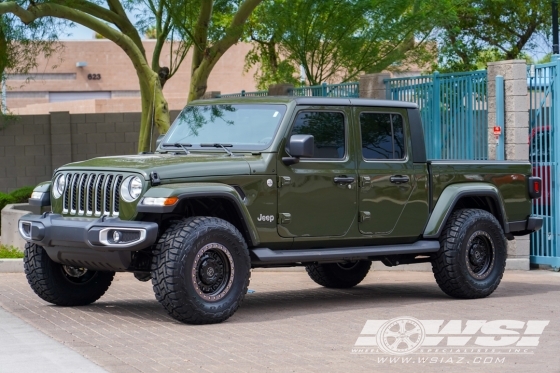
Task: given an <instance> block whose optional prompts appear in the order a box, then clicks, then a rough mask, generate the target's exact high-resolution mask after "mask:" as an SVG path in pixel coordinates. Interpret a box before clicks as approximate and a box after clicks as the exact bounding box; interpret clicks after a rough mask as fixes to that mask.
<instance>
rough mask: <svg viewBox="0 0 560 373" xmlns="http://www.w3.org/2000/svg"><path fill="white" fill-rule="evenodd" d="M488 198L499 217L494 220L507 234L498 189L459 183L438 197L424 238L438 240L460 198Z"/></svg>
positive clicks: (490, 185) (449, 187)
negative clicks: (496, 209) (495, 207)
mask: <svg viewBox="0 0 560 373" xmlns="http://www.w3.org/2000/svg"><path fill="white" fill-rule="evenodd" d="M468 196H472V197H490V198H492V199H493V200H494V202H495V204H496V205H497V207H498V213H499V215H500V216H497V217H496V218H497V219H498V221H499V222H500V224H501V225H502V228H503V229H504V232H505V233H509V227H508V224H507V221H506V212H505V209H504V203H503V200H502V198H501V196H500V192H499V191H498V188H496V186H494V185H492V184H488V183H460V184H453V185H450V186H448V187H447V188H445V189H444V190H443V192H442V193H441V196H440V197H439V199H438V201H437V203H436V206H435V207H434V210H433V211H432V214H431V215H430V219H429V220H428V224H427V225H426V228H425V229H424V238H439V236H440V235H441V232H442V230H443V227H444V226H445V223H446V222H447V219H449V217H450V216H451V213H452V212H453V209H454V208H455V205H456V204H457V202H458V201H459V200H460V199H461V198H462V197H468Z"/></svg>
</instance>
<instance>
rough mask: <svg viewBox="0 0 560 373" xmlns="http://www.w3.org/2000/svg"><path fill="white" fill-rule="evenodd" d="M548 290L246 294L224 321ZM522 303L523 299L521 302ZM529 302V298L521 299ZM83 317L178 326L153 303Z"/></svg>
mask: <svg viewBox="0 0 560 373" xmlns="http://www.w3.org/2000/svg"><path fill="white" fill-rule="evenodd" d="M548 292H557V293H560V285H559V284H536V283H522V282H504V283H502V284H501V285H500V287H499V288H498V289H497V290H496V292H495V293H494V294H492V295H491V296H490V297H488V298H483V299H469V300H461V299H454V298H451V297H449V296H447V295H446V294H444V293H443V292H442V291H441V290H440V289H439V287H438V286H437V285H436V284H435V283H434V284H433V285H430V284H427V283H425V282H419V283H410V282H409V283H392V284H387V283H384V284H364V285H359V286H356V287H354V288H352V289H326V288H322V287H317V288H306V289H299V290H285V291H284V290H281V291H263V292H259V291H258V290H257V291H256V292H255V293H251V294H247V295H246V296H245V300H244V302H243V303H242V305H241V307H240V308H239V310H238V311H237V312H236V314H235V315H234V316H233V317H232V318H231V319H230V320H229V321H228V323H229V322H232V323H250V322H260V321H271V320H282V319H288V318H290V317H296V316H303V315H310V314H325V313H332V312H342V311H353V310H354V311H355V310H360V309H376V308H379V309H384V308H393V307H404V306H409V305H419V304H426V303H433V304H434V305H435V304H438V306H437V307H436V308H439V307H445V306H446V303H450V302H469V303H472V302H476V304H479V305H480V303H479V302H494V300H496V299H499V298H511V297H517V298H524V297H534V296H535V295H536V294H543V293H548ZM520 301H522V300H521V299H520ZM523 301H527V300H523ZM80 308H81V310H82V311H85V312H87V313H100V314H104V315H107V316H112V317H126V318H138V319H145V320H149V321H157V322H172V323H177V321H175V320H174V319H172V318H171V317H170V316H168V315H167V313H166V312H165V311H164V309H163V308H162V307H161V305H160V304H159V303H158V302H157V301H156V300H155V299H154V300H153V301H151V300H147V299H146V300H139V299H133V300H113V299H105V300H104V299H103V298H102V299H101V300H100V301H98V302H96V303H95V304H93V305H91V306H86V307H80Z"/></svg>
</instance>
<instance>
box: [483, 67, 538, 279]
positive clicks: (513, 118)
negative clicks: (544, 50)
mask: <svg viewBox="0 0 560 373" xmlns="http://www.w3.org/2000/svg"><path fill="white" fill-rule="evenodd" d="M497 75H501V76H503V77H504V88H505V89H504V103H505V110H504V119H505V120H504V131H503V132H504V134H505V136H504V145H505V159H506V160H523V161H528V160H529V143H528V139H529V97H528V94H527V63H526V62H525V60H509V61H499V62H490V63H488V83H487V84H488V159H496V138H495V137H494V131H493V130H494V125H495V123H496V76H497ZM529 254H530V240H529V236H521V237H516V239H515V240H513V241H508V258H507V261H506V267H507V269H521V270H529Z"/></svg>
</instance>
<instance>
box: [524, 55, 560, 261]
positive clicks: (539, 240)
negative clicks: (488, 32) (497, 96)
mask: <svg viewBox="0 0 560 373" xmlns="http://www.w3.org/2000/svg"><path fill="white" fill-rule="evenodd" d="M558 58H559V57H558V56H553V61H552V62H551V63H547V64H542V65H533V66H530V67H529V69H528V75H529V78H528V90H529V107H530V110H529V159H530V161H531V163H532V164H533V174H534V175H535V176H539V177H540V178H542V196H541V198H539V199H537V200H534V201H533V214H535V215H538V216H541V217H542V218H543V227H542V229H541V230H540V231H538V232H535V233H532V234H531V263H533V264H547V265H550V266H552V267H553V268H554V269H555V270H559V269H560V250H559V249H558V241H559V240H558V234H559V233H560V226H559V224H560V219H558V218H559V216H560V215H559V214H560V203H559V202H560V199H559V197H560V190H559V188H556V187H557V186H558V182H559V181H560V179H559V176H560V174H559V172H560V169H559V161H560V136H558V133H559V130H560V117H559V114H560V113H558V112H557V111H558V108H559V107H560V79H559V77H558V71H559V68H560V61H559V60H558Z"/></svg>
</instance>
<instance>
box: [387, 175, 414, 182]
mask: <svg viewBox="0 0 560 373" xmlns="http://www.w3.org/2000/svg"><path fill="white" fill-rule="evenodd" d="M389 181H390V182H392V183H393V184H404V183H408V182H409V181H410V178H409V177H408V176H402V175H393V176H391V177H390V178H389Z"/></svg>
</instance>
